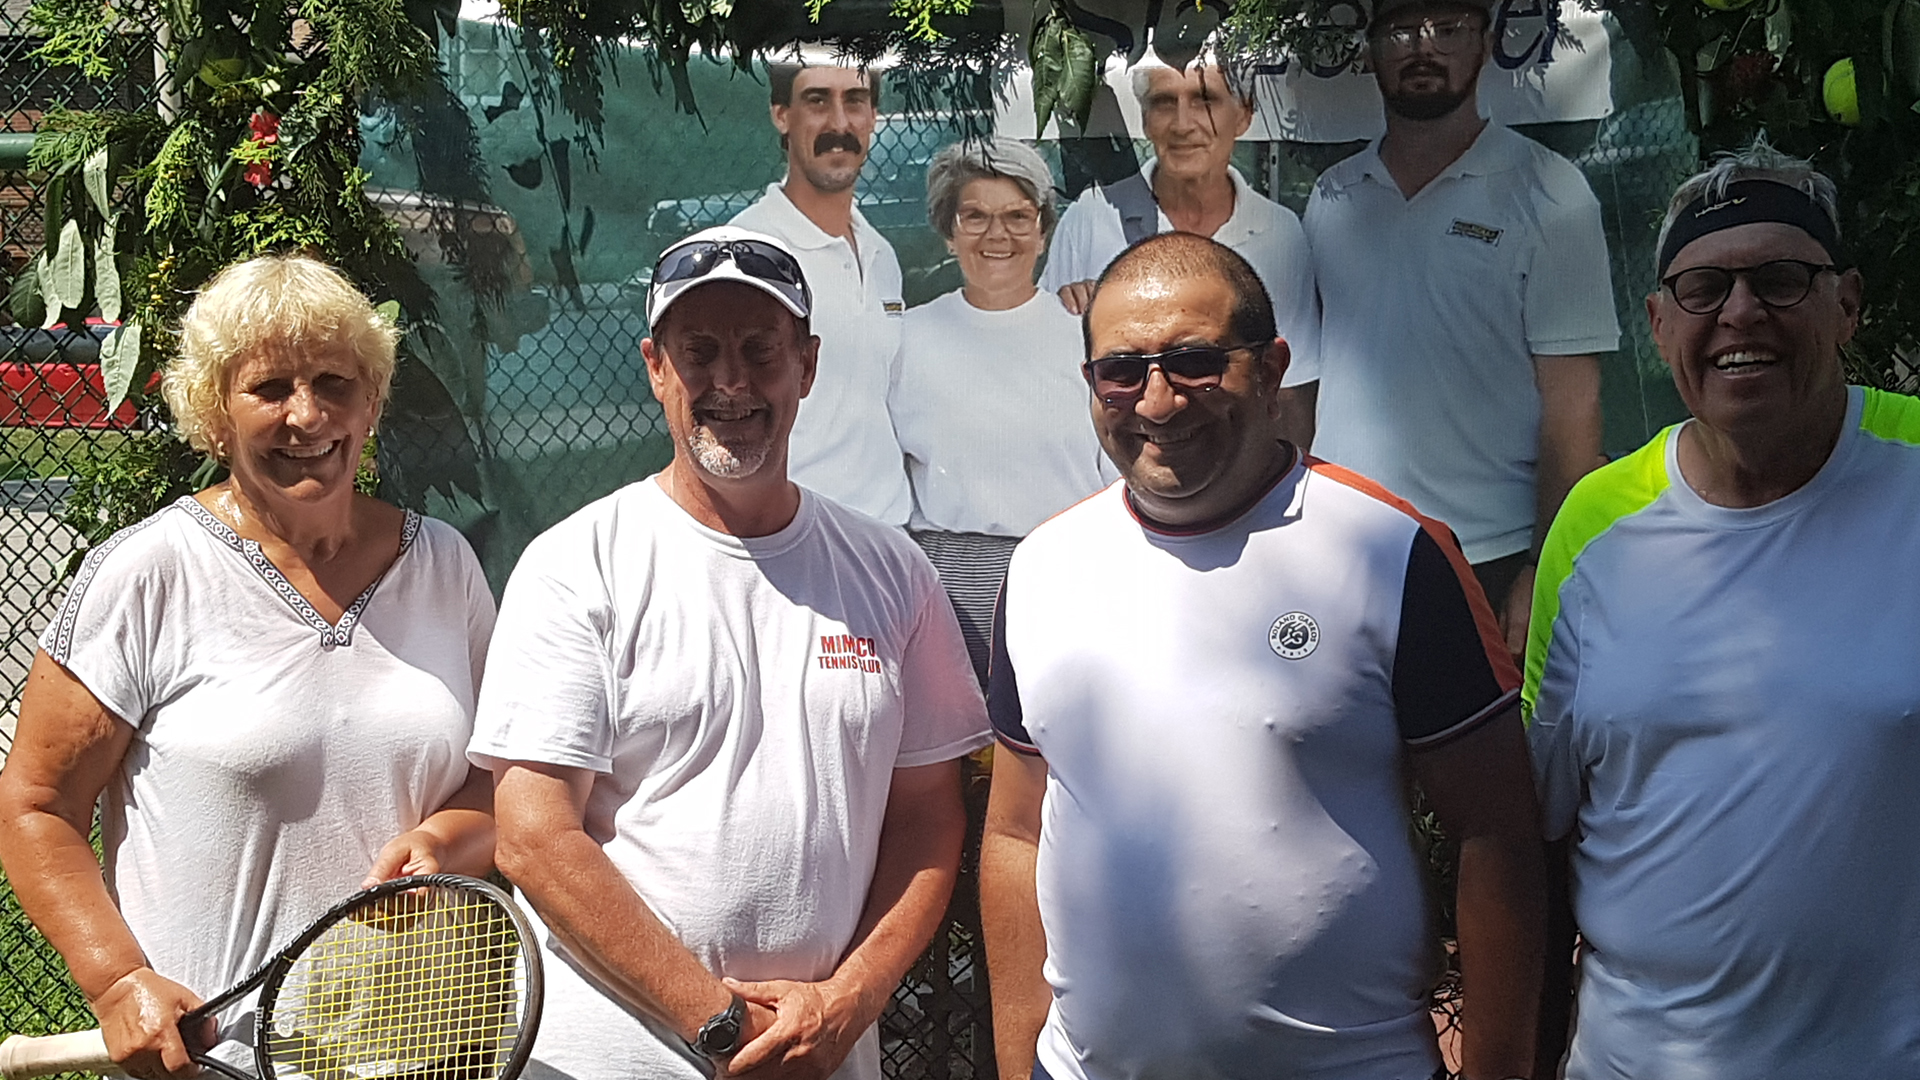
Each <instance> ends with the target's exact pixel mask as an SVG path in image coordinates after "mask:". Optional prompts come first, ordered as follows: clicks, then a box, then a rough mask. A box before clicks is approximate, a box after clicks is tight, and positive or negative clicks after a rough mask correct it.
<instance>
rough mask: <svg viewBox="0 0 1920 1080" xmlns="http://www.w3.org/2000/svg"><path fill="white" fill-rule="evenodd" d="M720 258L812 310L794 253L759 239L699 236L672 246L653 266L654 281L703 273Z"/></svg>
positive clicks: (686, 278)
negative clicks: (715, 238)
mask: <svg viewBox="0 0 1920 1080" xmlns="http://www.w3.org/2000/svg"><path fill="white" fill-rule="evenodd" d="M721 259H731V260H733V265H734V266H736V267H739V269H740V272H741V273H743V274H747V275H749V276H751V277H755V278H758V279H760V280H761V281H764V282H766V283H767V284H769V285H772V286H773V287H775V288H777V289H779V290H780V292H781V293H783V294H784V295H786V296H787V297H788V298H789V299H791V300H793V301H794V302H795V303H797V304H799V305H800V307H801V308H802V309H803V310H806V311H812V310H813V294H812V292H811V291H810V290H809V289H808V288H807V278H806V275H805V274H802V273H801V272H800V264H799V263H798V262H796V261H795V260H794V258H793V256H791V255H789V254H787V253H786V252H784V251H782V250H780V249H779V248H777V247H774V246H773V245H772V244H768V243H764V242H762V241H759V240H702V241H699V242H697V243H692V244H682V245H680V246H679V247H676V248H672V249H670V250H668V251H667V253H666V254H664V255H662V256H660V262H659V263H658V264H657V265H656V266H654V268H653V283H654V285H656V286H659V285H667V284H670V283H672V282H675V281H687V280H690V279H692V278H698V277H705V276H707V274H709V273H711V272H712V271H713V268H714V266H716V265H718V263H719V262H720V260H721Z"/></svg>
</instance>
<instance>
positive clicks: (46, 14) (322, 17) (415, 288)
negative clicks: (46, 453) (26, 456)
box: [8, 0, 504, 541]
mask: <svg viewBox="0 0 1920 1080" xmlns="http://www.w3.org/2000/svg"><path fill="white" fill-rule="evenodd" d="M418 6H419V5H417V4H416V3H415V2H414V0H292V2H289V0H132V2H116V3H114V4H104V3H101V2H100V0H37V2H36V3H35V5H34V7H33V10H32V15H31V18H32V20H33V24H34V26H35V28H36V29H37V30H38V31H39V32H40V33H42V34H43V35H44V38H45V39H44V41H43V42H42V44H41V46H40V48H39V49H38V51H37V53H36V56H37V58H38V59H39V60H41V61H43V62H46V63H48V64H52V65H60V66H69V67H76V68H78V69H79V70H80V72H81V73H82V74H83V75H87V76H90V77H94V78H105V77H108V76H110V75H112V74H114V72H113V70H112V68H111V65H110V64H108V63H106V61H104V60H103V59H102V58H103V57H111V56H113V55H115V53H114V52H113V51H112V50H109V49H107V47H106V46H107V45H108V44H109V43H111V42H112V41H113V40H114V39H115V38H116V37H118V36H122V35H123V34H124V32H125V31H128V30H141V31H145V32H146V33H147V34H148V35H149V36H151V37H153V38H154V39H156V40H159V41H162V42H165V43H166V44H165V46H164V51H163V54H162V60H163V64H164V67H165V73H164V74H163V75H162V76H161V78H160V80H159V81H160V84H161V85H162V86H165V87H169V88H170V90H169V92H168V93H166V94H165V96H164V97H163V98H162V100H161V102H160V106H159V110H158V112H157V113H155V112H121V111H114V110H110V109H102V110H97V111H90V112H79V111H73V110H65V109H55V110H52V111H50V112H48V113H47V114H46V115H45V116H44V117H43V119H42V122H41V128H40V131H39V132H38V133H37V135H36V138H35V140H34V145H33V149H32V153H31V166H32V167H33V168H34V169H36V170H38V171H42V172H44V173H45V174H46V176H47V180H46V183H45V188H44V190H45V201H46V206H47V222H46V235H47V236H48V238H49V240H48V243H47V245H46V247H45V249H44V250H43V251H41V252H40V253H38V254H37V255H36V256H35V258H34V260H33V262H32V264H31V265H30V267H29V268H28V272H26V273H22V274H20V275H19V276H18V278H17V279H16V280H15V282H14V287H13V289H12V290H11V293H10V295H9V298H8V300H9V306H10V308H11V311H12V313H13V315H14V316H15V318H16V319H17V320H20V321H27V322H32V323H38V324H41V325H46V326H53V325H56V324H58V323H62V322H65V323H70V324H72V323H77V322H78V321H79V320H81V319H83V318H85V317H87V316H90V315H92V314H95V313H98V314H99V315H100V316H101V317H103V318H104V319H106V320H107V321H109V322H115V321H117V322H119V323H120V324H121V325H120V327H119V329H118V330H116V331H115V332H114V333H113V334H111V335H110V336H109V337H108V338H107V339H106V341H105V342H103V343H102V349H101V360H102V369H103V375H104V376H105V380H106V385H107V388H108V391H109V394H108V396H109V398H110V399H111V401H110V407H117V406H118V405H119V404H120V402H121V401H122V400H125V399H128V398H131V399H133V400H135V401H136V402H140V401H141V400H142V399H143V398H144V397H145V396H146V391H147V388H148V386H149V383H150V381H151V376H152V374H153V373H154V372H155V371H156V370H158V369H159V368H161V367H162V366H164V364H165V363H166V361H167V360H168V359H169V358H170V356H171V355H172V351H173V349H174V348H175V346H176V335H175V334H174V333H173V331H172V329H171V328H172V327H174V326H176V325H177V324H178V322H179V319H180V316H181V315H182V314H183V313H184V311H185V309H186V306H187V304H188V303H189V302H190V301H191V300H192V298H193V295H194V293H195V291H196V290H197V289H198V288H199V287H200V286H201V285H202V284H203V283H204V282H205V281H206V280H207V279H208V278H209V277H211V276H212V275H213V274H214V273H215V272H217V271H218V270H219V269H221V268H222V267H224V266H227V265H229V264H231V263H233V262H237V261H239V260H242V259H246V258H249V257H252V256H254V255H258V254H262V253H265V252H270V251H287V250H302V251H307V252H309V253H312V254H314V255H316V256H318V257H320V258H322V259H325V260H327V261H329V262H331V263H333V264H334V265H336V266H339V267H340V268H341V269H343V270H344V271H345V272H346V273H347V275H348V276H349V277H351V278H353V279H355V280H356V281H357V282H358V283H359V284H360V285H361V287H362V288H365V289H367V290H368V291H369V292H371V293H372V294H373V296H374V298H375V299H376V300H392V301H396V302H397V306H398V308H399V310H400V311H401V312H402V315H403V320H402V321H404V322H405V323H406V324H408V326H409V327H410V328H421V327H426V328H431V327H432V326H433V325H434V320H435V319H436V317H437V312H436V311H435V308H434V305H433V302H432V293H431V292H430V290H429V289H428V288H427V287H426V285H425V283H424V282H423V281H422V279H421V277H420V275H419V272H418V270H417V269H416V267H415V266H414V263H413V259H412V257H411V255H410V254H409V253H408V250H407V248H406V245H405V243H404V242H403V238H402V236H401V234H400V232H399V229H398V228H397V227H396V226H395V224H394V223H393V222H392V221H391V220H389V219H388V218H387V217H386V216H385V215H383V214H382V213H380V211H379V210H378V209H377V208H376V207H375V206H374V205H373V204H372V203H371V202H370V201H369V199H368V197H367V192H366V183H367V174H366V172H365V171H364V170H362V169H361V168H360V166H359V157H360V139H361V136H360V120H361V110H362V106H363V104H372V103H377V102H379V101H382V100H415V101H417V100H441V101H447V100H452V95H451V94H450V93H449V92H448V91H447V90H446V88H445V85H444V83H443V82H442V81H441V76H440V72H439V68H438V53H437V50H438V39H437V36H436V35H437V34H438V32H439V29H440V25H439V24H438V23H436V21H435V17H434V14H433V13H432V12H431V11H428V12H425V13H423V12H421V11H418V10H416V8H417V7H418ZM416 17H418V19H416ZM459 119H460V121H461V122H463V123H465V124H466V125H467V129H466V138H465V140H464V143H465V144H466V145H468V146H469V147H470V146H471V143H472V138H471V122H470V121H468V120H466V116H465V112H464V110H460V111H459ZM409 130H411V129H409ZM437 145H438V146H445V145H448V142H447V141H444V140H443V141H441V142H440V143H438V144H437ZM453 145H461V141H460V140H458V138H457V136H456V139H455V140H454V141H453ZM456 157H457V155H456ZM433 164H434V165H435V167H436V170H437V171H435V172H434V175H435V176H436V177H444V176H445V175H446V174H448V173H450V172H457V171H462V170H464V175H465V177H466V179H465V181H464V182H456V183H454V184H452V185H451V186H454V187H457V188H458V189H459V190H458V194H457V197H460V198H467V199H470V200H473V201H476V202H484V201H485V198H486V186H485V183H484V181H483V180H481V179H480V175H481V172H480V165H479V162H478V159H477V156H474V155H472V154H468V155H467V156H466V157H465V158H462V159H458V160H456V161H454V162H452V163H451V165H449V163H447V162H445V161H441V160H435V161H434V163H433ZM428 171H429V170H427V169H424V168H423V169H422V173H423V175H424V174H426V173H427V172H428ZM448 218H449V221H448V222H447V223H446V224H445V225H444V229H446V230H449V231H451V230H454V229H456V227H457V226H456V224H455V223H453V222H452V220H451V215H448ZM442 247H443V248H444V249H446V250H449V251H460V250H464V248H463V247H462V245H461V243H460V242H459V238H458V237H454V238H448V239H446V240H445V242H443V244H442ZM502 280H504V279H503V277H502V275H497V274H495V275H485V274H481V275H475V291H476V292H477V293H478V294H479V295H480V296H481V298H482V299H483V300H494V299H497V297H498V294H499V291H500V282H501V281H502ZM415 340H418V339H417V335H416V336H411V337H410V338H409V341H415ZM403 362H404V361H403ZM432 380H433V376H432V375H431V373H430V372H429V373H426V374H425V377H424V381H425V382H432ZM421 383H422V380H421V379H418V378H416V379H415V380H414V384H416V385H419V384H421ZM147 404H149V405H150V406H151V409H152V410H153V414H154V415H156V416H158V417H159V418H160V419H162V420H164V418H165V415H164V408H163V407H161V406H160V404H159V403H158V402H150V403H147ZM123 456H124V458H125V460H121V459H120V458H119V457H116V458H115V459H114V460H111V461H106V462H102V463H97V464H96V465H94V466H93V468H92V469H91V470H90V471H88V472H87V474H86V475H83V476H80V477H77V478H76V480H77V482H78V483H79V485H80V486H79V494H78V495H77V498H78V500H79V506H80V509H79V510H77V511H76V513H78V514H79V517H78V518H76V525H77V527H81V528H82V531H83V532H84V533H85V534H86V535H87V537H88V539H89V540H90V541H91V540H97V539H99V538H100V537H101V536H103V535H106V533H107V532H111V529H112V528H116V527H119V526H120V525H124V524H126V523H128V522H129V521H130V520H136V519H137V518H138V517H139V516H140V515H141V514H143V513H146V512H149V511H150V510H151V509H152V508H154V507H155V506H157V505H158V503H157V502H155V501H154V499H153V498H152V497H150V496H154V495H155V493H158V492H172V493H175V494H177V493H178V491H179V490H181V489H182V487H183V485H186V484H187V483H188V481H189V479H190V478H191V477H193V476H194V475H196V474H198V475H199V476H200V479H202V480H204V479H205V466H204V463H203V462H201V461H200V459H199V458H198V457H197V455H192V454H190V453H186V452H185V450H184V447H183V446H182V445H180V444H178V442H177V440H172V439H171V436H165V435H162V434H155V435H154V436H152V438H151V439H145V440H136V441H134V442H130V443H129V444H128V447H127V450H126V453H125V455H123ZM169 470H171V471H169ZM102 530H105V531H104V532H103V531H102Z"/></svg>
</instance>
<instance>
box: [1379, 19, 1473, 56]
mask: <svg viewBox="0 0 1920 1080" xmlns="http://www.w3.org/2000/svg"><path fill="white" fill-rule="evenodd" d="M1479 37H1480V24H1479V23H1477V22H1475V21H1474V20H1473V19H1470V18H1469V19H1449V20H1446V21H1444V22H1442V21H1436V20H1434V19H1423V20H1421V21H1420V22H1419V23H1416V24H1415V25H1413V26H1395V27H1390V28H1388V29H1385V30H1382V31H1380V32H1379V33H1377V34H1375V35H1373V38H1372V41H1373V47H1374V48H1376V49H1379V50H1380V51H1381V52H1382V53H1383V54H1385V55H1387V56H1405V55H1407V54H1408V53H1411V52H1412V51H1413V49H1414V46H1415V45H1417V44H1419V42H1420V39H1421V38H1426V39H1427V43H1428V44H1429V45H1431V46H1432V47H1433V51H1434V52H1436V53H1438V54H1440V55H1441V56H1450V55H1452V54H1453V53H1457V52H1459V51H1460V50H1461V49H1463V48H1465V47H1467V46H1468V45H1470V44H1473V43H1474V42H1475V41H1477V40H1478V39H1479Z"/></svg>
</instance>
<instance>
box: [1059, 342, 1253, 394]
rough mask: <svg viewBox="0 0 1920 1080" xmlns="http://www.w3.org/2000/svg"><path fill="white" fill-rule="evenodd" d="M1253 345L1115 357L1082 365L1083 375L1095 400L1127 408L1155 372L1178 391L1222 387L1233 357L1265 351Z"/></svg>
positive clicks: (1185, 347) (1186, 348)
mask: <svg viewBox="0 0 1920 1080" xmlns="http://www.w3.org/2000/svg"><path fill="white" fill-rule="evenodd" d="M1265 347H1266V346H1265V345H1262V344H1251V345H1183V346H1181V347H1180V348H1178V349H1168V350H1167V351H1166V352H1162V353H1152V354H1149V355H1145V356H1142V355H1139V354H1129V353H1115V354H1113V355H1111V356H1102V357H1100V358H1099V359H1098V360H1089V361H1087V362H1086V363H1084V364H1081V365H1080V374H1081V375H1083V376H1085V377H1086V380H1087V385H1088V386H1090V387H1092V388H1093V393H1094V396H1096V397H1098V398H1099V399H1100V401H1101V403H1102V404H1105V405H1126V404H1130V403H1131V402H1133V401H1135V400H1137V399H1138V398H1139V397H1140V395H1142V394H1144V393H1146V392H1147V379H1148V378H1150V377H1151V376H1152V374H1153V369H1154V368H1159V369H1160V374H1161V375H1163V376H1165V377H1166V380H1167V385H1169V386H1171V387H1173V388H1174V389H1176V390H1187V391H1198V392H1200V393H1205V392H1207V391H1209V390H1212V389H1213V388H1214V387H1216V386H1219V385H1220V379H1221V377H1222V376H1224V375H1226V373H1227V367H1228V366H1229V365H1230V364H1231V363H1232V354H1233V353H1236V352H1239V351H1241V350H1243V349H1262V348H1265Z"/></svg>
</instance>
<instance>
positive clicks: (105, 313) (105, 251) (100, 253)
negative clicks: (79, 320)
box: [93, 222, 120, 322]
mask: <svg viewBox="0 0 1920 1080" xmlns="http://www.w3.org/2000/svg"><path fill="white" fill-rule="evenodd" d="M113 236H114V228H113V225H112V223H111V222H109V223H108V225H107V229H106V231H105V232H103V233H101V234H100V239H99V241H98V242H96V243H95V245H94V249H93V297H94V299H95V300H97V301H99V303H100V317H101V318H102V319H105V320H107V321H108V322H119V321H120V265H119V264H118V263H116V262H115V261H114V252H113Z"/></svg>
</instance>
